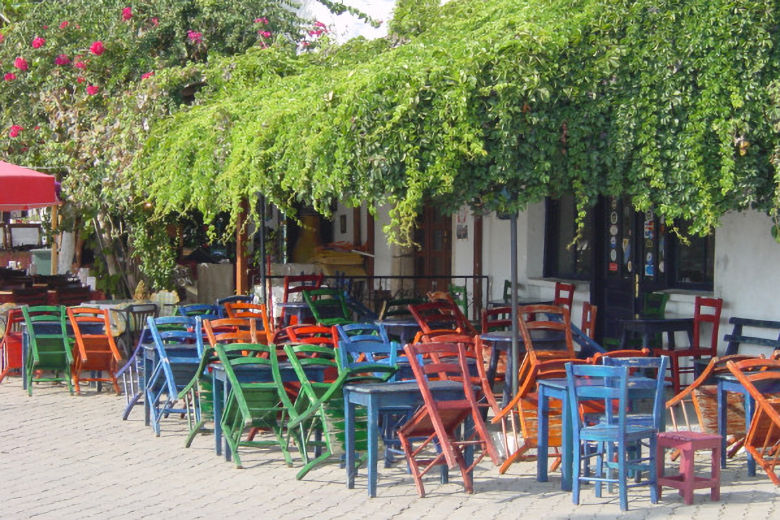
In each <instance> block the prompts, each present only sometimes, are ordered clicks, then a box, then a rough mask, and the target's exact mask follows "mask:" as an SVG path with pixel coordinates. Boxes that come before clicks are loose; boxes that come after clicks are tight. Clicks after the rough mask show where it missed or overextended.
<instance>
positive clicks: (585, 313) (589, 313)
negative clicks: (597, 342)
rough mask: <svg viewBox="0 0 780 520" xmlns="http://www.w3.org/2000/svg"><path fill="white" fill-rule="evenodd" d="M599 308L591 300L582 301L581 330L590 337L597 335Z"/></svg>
mask: <svg viewBox="0 0 780 520" xmlns="http://www.w3.org/2000/svg"><path fill="white" fill-rule="evenodd" d="M598 310H599V308H598V307H597V306H595V305H593V304H592V303H590V302H589V301H584V302H582V319H581V321H580V330H581V331H582V333H583V334H585V335H586V336H587V337H589V338H590V339H595V337H596V315H597V314H598Z"/></svg>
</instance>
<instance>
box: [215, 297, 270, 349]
mask: <svg viewBox="0 0 780 520" xmlns="http://www.w3.org/2000/svg"><path fill="white" fill-rule="evenodd" d="M224 305H225V312H226V313H227V315H228V318H241V319H250V320H251V321H252V322H254V323H255V329H256V332H257V338H256V340H255V341H252V343H262V344H264V345H270V344H271V339H272V338H273V333H274V331H273V327H272V326H271V321H270V320H269V319H268V310H267V308H266V306H265V304H262V303H261V304H255V303H246V302H227V303H225V304H224Z"/></svg>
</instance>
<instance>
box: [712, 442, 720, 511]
mask: <svg viewBox="0 0 780 520" xmlns="http://www.w3.org/2000/svg"><path fill="white" fill-rule="evenodd" d="M711 465H712V480H713V481H714V485H713V486H712V487H711V488H710V500H712V501H713V502H717V501H718V500H720V446H716V447H715V448H712V464H711Z"/></svg>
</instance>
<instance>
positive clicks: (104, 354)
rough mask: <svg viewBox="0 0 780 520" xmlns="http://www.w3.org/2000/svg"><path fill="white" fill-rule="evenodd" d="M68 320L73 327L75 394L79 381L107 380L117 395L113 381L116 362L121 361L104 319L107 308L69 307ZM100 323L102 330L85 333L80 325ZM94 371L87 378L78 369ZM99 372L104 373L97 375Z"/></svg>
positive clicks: (114, 379)
mask: <svg viewBox="0 0 780 520" xmlns="http://www.w3.org/2000/svg"><path fill="white" fill-rule="evenodd" d="M68 319H69V320H70V324H71V326H72V327H73V334H74V335H75V337H76V344H75V346H74V347H73V368H72V369H71V375H72V376H73V384H74V386H75V387H76V393H78V392H79V391H80V388H79V385H80V383H81V381H97V382H98V383H101V382H107V383H111V384H112V385H113V387H114V390H115V391H116V393H117V394H120V393H121V391H120V390H119V384H118V383H117V380H116V371H117V364H118V363H119V362H120V361H121V360H122V356H121V355H120V354H119V350H117V348H116V343H114V337H113V336H112V335H111V324H110V323H109V320H108V311H107V310H105V309H97V308H92V307H69V308H68ZM90 324H93V325H100V324H102V325H103V331H102V332H98V333H93V332H90V333H85V332H84V331H83V330H82V327H83V326H84V325H87V326H89V325H90ZM86 371H89V372H96V373H97V374H95V375H91V376H90V377H82V375H81V374H82V372H86ZM100 372H106V375H105V376H101V375H100Z"/></svg>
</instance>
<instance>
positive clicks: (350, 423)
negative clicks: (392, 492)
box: [343, 381, 463, 497]
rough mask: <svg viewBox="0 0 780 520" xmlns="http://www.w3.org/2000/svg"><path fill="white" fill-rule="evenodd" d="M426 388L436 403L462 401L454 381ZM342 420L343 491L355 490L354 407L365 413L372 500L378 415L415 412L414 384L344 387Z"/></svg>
mask: <svg viewBox="0 0 780 520" xmlns="http://www.w3.org/2000/svg"><path fill="white" fill-rule="evenodd" d="M428 386H429V388H430V389H431V393H432V394H433V396H434V397H435V398H437V399H463V384H462V383H458V382H455V381H430V382H428ZM343 392H344V418H345V425H344V427H345V429H346V433H347V435H346V443H345V444H346V446H345V448H346V452H347V454H346V455H347V461H346V468H347V487H348V488H350V489H352V488H354V487H355V475H356V474H357V468H356V467H355V406H356V405H360V406H365V407H366V408H367V409H368V410H367V412H368V417H367V420H368V496H369V497H375V496H376V483H377V471H376V468H377V459H378V454H377V452H378V445H379V412H380V410H382V409H388V408H416V407H418V406H420V405H421V404H422V402H423V398H422V394H420V389H419V387H418V386H417V382H416V381H402V382H398V383H374V384H365V385H345V386H344V390H343ZM446 476H447V467H446V466H442V481H444V482H446Z"/></svg>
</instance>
